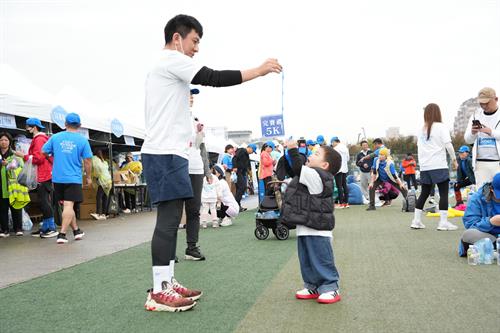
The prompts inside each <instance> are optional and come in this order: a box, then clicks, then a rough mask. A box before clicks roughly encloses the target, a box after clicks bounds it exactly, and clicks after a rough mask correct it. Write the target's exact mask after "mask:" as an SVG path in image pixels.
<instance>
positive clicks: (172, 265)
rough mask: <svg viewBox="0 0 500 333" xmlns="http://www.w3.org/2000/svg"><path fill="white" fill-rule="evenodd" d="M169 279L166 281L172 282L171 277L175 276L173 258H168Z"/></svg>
mask: <svg viewBox="0 0 500 333" xmlns="http://www.w3.org/2000/svg"><path fill="white" fill-rule="evenodd" d="M168 266H169V267H170V280H168V283H170V282H172V278H173V277H175V275H174V266H175V260H170V265H168Z"/></svg>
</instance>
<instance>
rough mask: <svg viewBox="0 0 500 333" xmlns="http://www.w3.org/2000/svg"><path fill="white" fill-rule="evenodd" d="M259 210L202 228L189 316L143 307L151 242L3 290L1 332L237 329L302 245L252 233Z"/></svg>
mask: <svg viewBox="0 0 500 333" xmlns="http://www.w3.org/2000/svg"><path fill="white" fill-rule="evenodd" d="M254 228H255V222H254V212H246V213H244V214H242V215H241V217H239V218H238V219H237V221H236V223H235V225H233V226H231V227H226V228H219V229H207V230H201V231H200V245H201V249H202V251H203V252H204V254H205V255H206V256H207V260H206V261H200V262H192V261H185V260H183V257H184V256H183V254H184V249H185V232H184V231H179V241H178V246H177V248H178V252H177V253H178V254H179V257H180V258H181V261H180V263H179V264H177V265H176V269H175V272H176V277H177V279H178V280H179V281H180V282H181V283H183V284H185V285H186V286H188V287H192V288H199V289H201V290H203V291H204V296H203V297H202V299H201V300H200V301H199V302H198V304H197V305H196V307H195V308H194V309H193V310H191V311H188V312H183V313H165V312H161V313H160V312H149V311H145V309H144V307H143V306H144V302H145V300H146V290H147V289H148V288H150V287H151V286H152V277H151V275H152V274H151V256H150V244H149V243H147V244H143V245H140V246H137V247H134V248H131V249H128V250H125V251H122V252H119V253H115V254H113V255H109V256H106V257H101V258H98V259H95V260H92V261H90V262H87V263H84V264H81V265H78V266H75V267H72V268H69V269H65V270H62V271H59V272H56V273H52V274H49V275H46V276H44V277H41V278H37V279H33V280H31V281H28V282H25V283H21V284H18V285H15V286H12V287H9V288H5V289H2V290H0V332H2V333H6V332H77V331H83V332H145V331H147V332H231V331H233V330H234V328H235V327H236V326H237V324H238V322H239V321H240V320H241V319H242V318H243V317H244V316H245V314H246V313H247V311H248V310H249V308H250V307H251V306H252V305H253V304H254V302H255V300H256V298H257V297H258V296H259V295H260V294H261V292H262V291H263V290H264V289H265V288H266V287H267V286H268V285H269V283H270V281H271V280H272V279H273V277H274V276H275V275H276V274H277V273H278V272H279V271H280V270H281V268H282V267H283V265H284V264H285V263H286V262H288V260H289V259H290V257H291V256H292V255H294V254H295V249H296V246H295V240H294V239H289V240H287V241H278V240H276V239H275V238H274V236H273V235H272V234H271V236H270V237H269V239H267V240H265V241H259V240H257V239H256V238H255V236H254V235H253V232H254Z"/></svg>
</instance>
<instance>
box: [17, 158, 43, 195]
mask: <svg viewBox="0 0 500 333" xmlns="http://www.w3.org/2000/svg"><path fill="white" fill-rule="evenodd" d="M36 174H37V167H36V165H34V164H33V161H32V157H31V156H30V157H29V159H28V161H27V162H26V163H25V164H24V167H23V170H22V171H21V173H20V174H19V176H17V182H18V183H19V184H20V185H23V186H26V187H27V188H28V190H30V191H31V190H34V189H36V187H37V186H38V181H37V178H36Z"/></svg>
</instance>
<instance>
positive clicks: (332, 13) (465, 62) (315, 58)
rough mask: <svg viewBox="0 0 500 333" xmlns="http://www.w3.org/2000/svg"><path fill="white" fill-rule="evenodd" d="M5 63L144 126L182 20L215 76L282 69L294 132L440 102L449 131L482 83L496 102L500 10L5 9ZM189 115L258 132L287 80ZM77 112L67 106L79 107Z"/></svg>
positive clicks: (375, 5)
mask: <svg viewBox="0 0 500 333" xmlns="http://www.w3.org/2000/svg"><path fill="white" fill-rule="evenodd" d="M0 6H1V7H0V10H1V16H0V19H1V25H0V28H1V29H0V30H1V39H0V42H1V45H0V57H1V58H0V61H1V62H4V63H8V64H10V65H11V66H13V67H14V68H15V69H16V70H17V71H19V72H20V73H22V74H23V75H25V76H26V77H28V78H29V79H30V80H31V81H33V82H34V83H35V84H36V85H38V86H40V87H41V88H43V89H45V90H47V91H49V92H50V93H52V94H56V93H57V92H58V91H60V90H61V89H62V88H63V87H64V86H67V85H69V86H72V87H74V88H75V89H77V91H79V92H80V93H81V95H83V96H84V97H85V98H87V99H88V100H89V101H91V102H92V103H95V104H109V105H114V106H116V107H119V108H120V109H121V110H122V113H123V116H122V119H125V120H133V121H134V122H135V123H143V122H144V120H143V117H144V116H143V104H144V101H143V93H144V80H145V77H146V73H147V71H148V69H149V67H150V64H151V61H152V60H153V59H154V57H155V55H156V53H157V52H158V51H159V50H161V48H162V47H163V45H164V39H163V28H164V26H165V24H166V22H167V21H168V19H170V18H171V17H173V16H174V15H176V14H179V13H184V14H189V15H193V16H195V17H196V18H198V20H199V21H200V22H201V24H202V25H203V28H204V36H203V39H202V42H201V44H200V52H199V53H198V54H197V55H196V56H195V59H196V61H197V62H199V63H200V64H201V65H206V66H208V67H212V68H214V69H246V68H250V67H255V66H257V65H259V64H260V63H262V62H263V61H264V60H265V59H266V58H268V57H276V58H278V60H279V61H280V62H281V63H282V65H283V67H284V71H285V72H284V73H285V79H284V92H285V95H284V96H285V97H284V107H285V108H284V110H285V113H284V116H285V129H286V134H287V136H288V135H294V136H302V135H303V136H306V137H308V138H309V137H315V136H316V135H317V134H323V135H325V136H327V137H330V136H332V135H336V136H339V137H340V138H341V140H344V141H349V142H354V141H355V140H356V138H357V136H358V133H359V132H360V131H361V127H364V128H365V130H366V134H367V136H369V137H375V136H383V135H384V134H385V130H386V128H387V127H391V126H399V127H401V131H402V133H403V134H412V133H415V132H416V131H417V130H418V129H419V128H420V127H421V125H422V122H423V110H422V108H423V107H424V106H425V105H426V104H427V103H430V102H434V103H437V104H439V105H440V106H441V110H442V112H443V116H444V121H445V123H446V124H447V125H448V127H449V128H450V129H451V128H452V127H453V118H454V116H455V114H456V111H457V109H458V107H459V105H460V104H461V103H462V102H463V101H464V100H466V99H468V98H470V97H474V96H476V95H477V92H478V91H479V90H480V89H481V88H482V87H484V86H491V87H493V88H495V89H496V90H497V91H499V92H500V36H499V35H500V1H497V0H474V1H472V0H420V1H402V0H399V1H396V0H393V1H389V0H380V1H370V0H359V1H335V2H333V1H331V2H326V1H315V0H312V1H287V2H282V1H261V0H254V1H244V2H243V1H226V0H224V1H198V0H191V1H147V0H145V1H115V0H107V1H95V0H84V1H79V0H72V1H51V0H40V1H35V0H32V1H23V0H0ZM200 90H201V94H200V95H198V96H197V98H196V101H195V107H194V112H195V113H196V114H197V115H198V116H199V118H201V119H203V120H204V122H205V123H206V124H207V125H208V126H218V125H224V126H227V127H228V128H229V129H230V130H244V129H249V130H252V131H253V132H254V135H255V136H260V117H261V116H263V115H269V114H277V113H280V112H281V76H279V75H269V76H267V77H264V78H259V79H257V80H255V81H252V82H249V83H246V84H243V85H241V86H237V87H231V88H219V89H216V88H208V87H202V88H201V89H200ZM70 111H71V110H70Z"/></svg>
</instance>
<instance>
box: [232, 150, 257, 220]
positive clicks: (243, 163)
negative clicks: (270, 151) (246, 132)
mask: <svg viewBox="0 0 500 333" xmlns="http://www.w3.org/2000/svg"><path fill="white" fill-rule="evenodd" d="M255 152H257V145H256V144H255V143H250V144H248V146H247V147H246V148H238V149H236V152H235V153H234V157H233V169H235V170H236V194H235V196H234V198H235V199H236V202H237V203H238V206H240V212H244V211H246V210H247V209H246V208H244V207H241V198H243V194H245V192H246V190H247V184H248V170H249V169H250V154H253V153H255Z"/></svg>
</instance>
